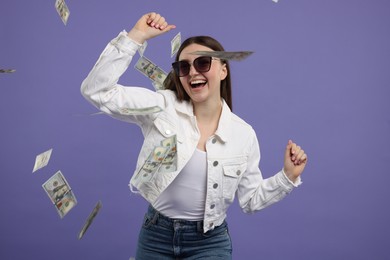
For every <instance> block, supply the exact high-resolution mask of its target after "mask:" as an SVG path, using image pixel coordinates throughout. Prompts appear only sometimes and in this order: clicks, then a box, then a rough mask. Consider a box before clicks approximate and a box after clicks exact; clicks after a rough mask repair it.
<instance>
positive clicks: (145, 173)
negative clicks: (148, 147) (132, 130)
mask: <svg viewBox="0 0 390 260" xmlns="http://www.w3.org/2000/svg"><path fill="white" fill-rule="evenodd" d="M168 151H169V149H168V148H167V147H160V146H157V147H155V148H154V149H153V151H152V152H151V153H150V154H149V156H148V159H147V160H146V161H145V162H144V164H143V165H142V167H141V169H140V170H139V171H138V173H137V175H136V176H135V178H134V180H135V181H136V183H140V182H148V181H150V180H151V179H152V178H153V176H154V175H155V173H156V172H157V171H158V169H159V168H160V166H161V163H162V161H163V160H164V158H165V156H166V154H167V152H168Z"/></svg>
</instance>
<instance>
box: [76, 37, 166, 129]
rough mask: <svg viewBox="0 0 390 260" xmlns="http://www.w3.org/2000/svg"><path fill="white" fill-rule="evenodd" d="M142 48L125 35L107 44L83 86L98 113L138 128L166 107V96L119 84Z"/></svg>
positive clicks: (84, 92) (82, 92) (82, 90)
mask: <svg viewBox="0 0 390 260" xmlns="http://www.w3.org/2000/svg"><path fill="white" fill-rule="evenodd" d="M140 46H141V45H140V44H138V43H136V42H135V41H133V40H131V39H130V38H129V37H128V36H127V33H126V32H125V31H122V32H121V33H120V34H119V35H118V36H117V37H116V38H114V39H113V40H112V41H111V42H110V43H108V45H107V46H106V48H105V49H104V51H103V52H102V54H101V55H100V57H99V59H98V60H97V62H96V64H95V65H94V67H93V68H92V70H91V71H90V73H89V74H88V76H87V77H86V78H85V79H84V81H83V82H82V85H81V94H82V95H83V96H84V97H85V98H86V99H87V100H88V101H89V102H91V103H92V104H93V105H94V106H95V107H97V108H98V109H99V110H101V111H103V112H104V113H107V114H109V115H110V116H112V117H114V118H117V119H120V120H123V121H127V122H131V123H138V124H142V122H143V121H144V120H145V117H147V116H151V117H153V116H154V114H155V113H156V112H158V111H160V110H161V109H163V108H164V104H165V101H164V97H163V95H161V94H159V93H157V92H154V91H152V90H150V89H147V88H140V87H124V86H122V85H120V84H118V80H119V78H120V77H121V75H122V74H123V73H124V72H125V71H126V69H127V68H128V66H129V65H130V62H131V61H132V59H133V57H134V55H135V53H136V52H137V50H138V48H139V47H140Z"/></svg>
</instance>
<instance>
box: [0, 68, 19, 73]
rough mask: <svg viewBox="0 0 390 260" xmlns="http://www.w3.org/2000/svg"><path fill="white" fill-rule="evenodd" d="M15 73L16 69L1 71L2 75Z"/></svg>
mask: <svg viewBox="0 0 390 260" xmlns="http://www.w3.org/2000/svg"><path fill="white" fill-rule="evenodd" d="M15 71H16V70H14V69H0V73H14V72H15Z"/></svg>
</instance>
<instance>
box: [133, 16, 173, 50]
mask: <svg viewBox="0 0 390 260" xmlns="http://www.w3.org/2000/svg"><path fill="white" fill-rule="evenodd" d="M174 28H176V26H175V25H173V24H168V23H167V22H166V21H165V18H164V17H162V16H161V15H160V14H157V13H154V12H152V13H148V14H145V15H143V16H142V17H141V18H140V19H139V20H138V22H137V23H136V24H135V25H134V27H133V28H132V29H131V30H130V32H129V33H128V34H127V35H128V36H129V37H130V38H131V39H133V40H134V41H136V42H138V43H140V44H143V43H144V42H145V41H146V40H149V39H151V38H153V37H156V36H158V35H161V34H163V33H166V32H169V31H170V30H172V29H174Z"/></svg>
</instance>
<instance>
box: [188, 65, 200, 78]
mask: <svg viewBox="0 0 390 260" xmlns="http://www.w3.org/2000/svg"><path fill="white" fill-rule="evenodd" d="M188 74H189V75H190V76H192V75H196V74H198V71H197V70H196V69H195V66H194V64H193V63H191V65H190V72H189V73H188Z"/></svg>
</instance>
